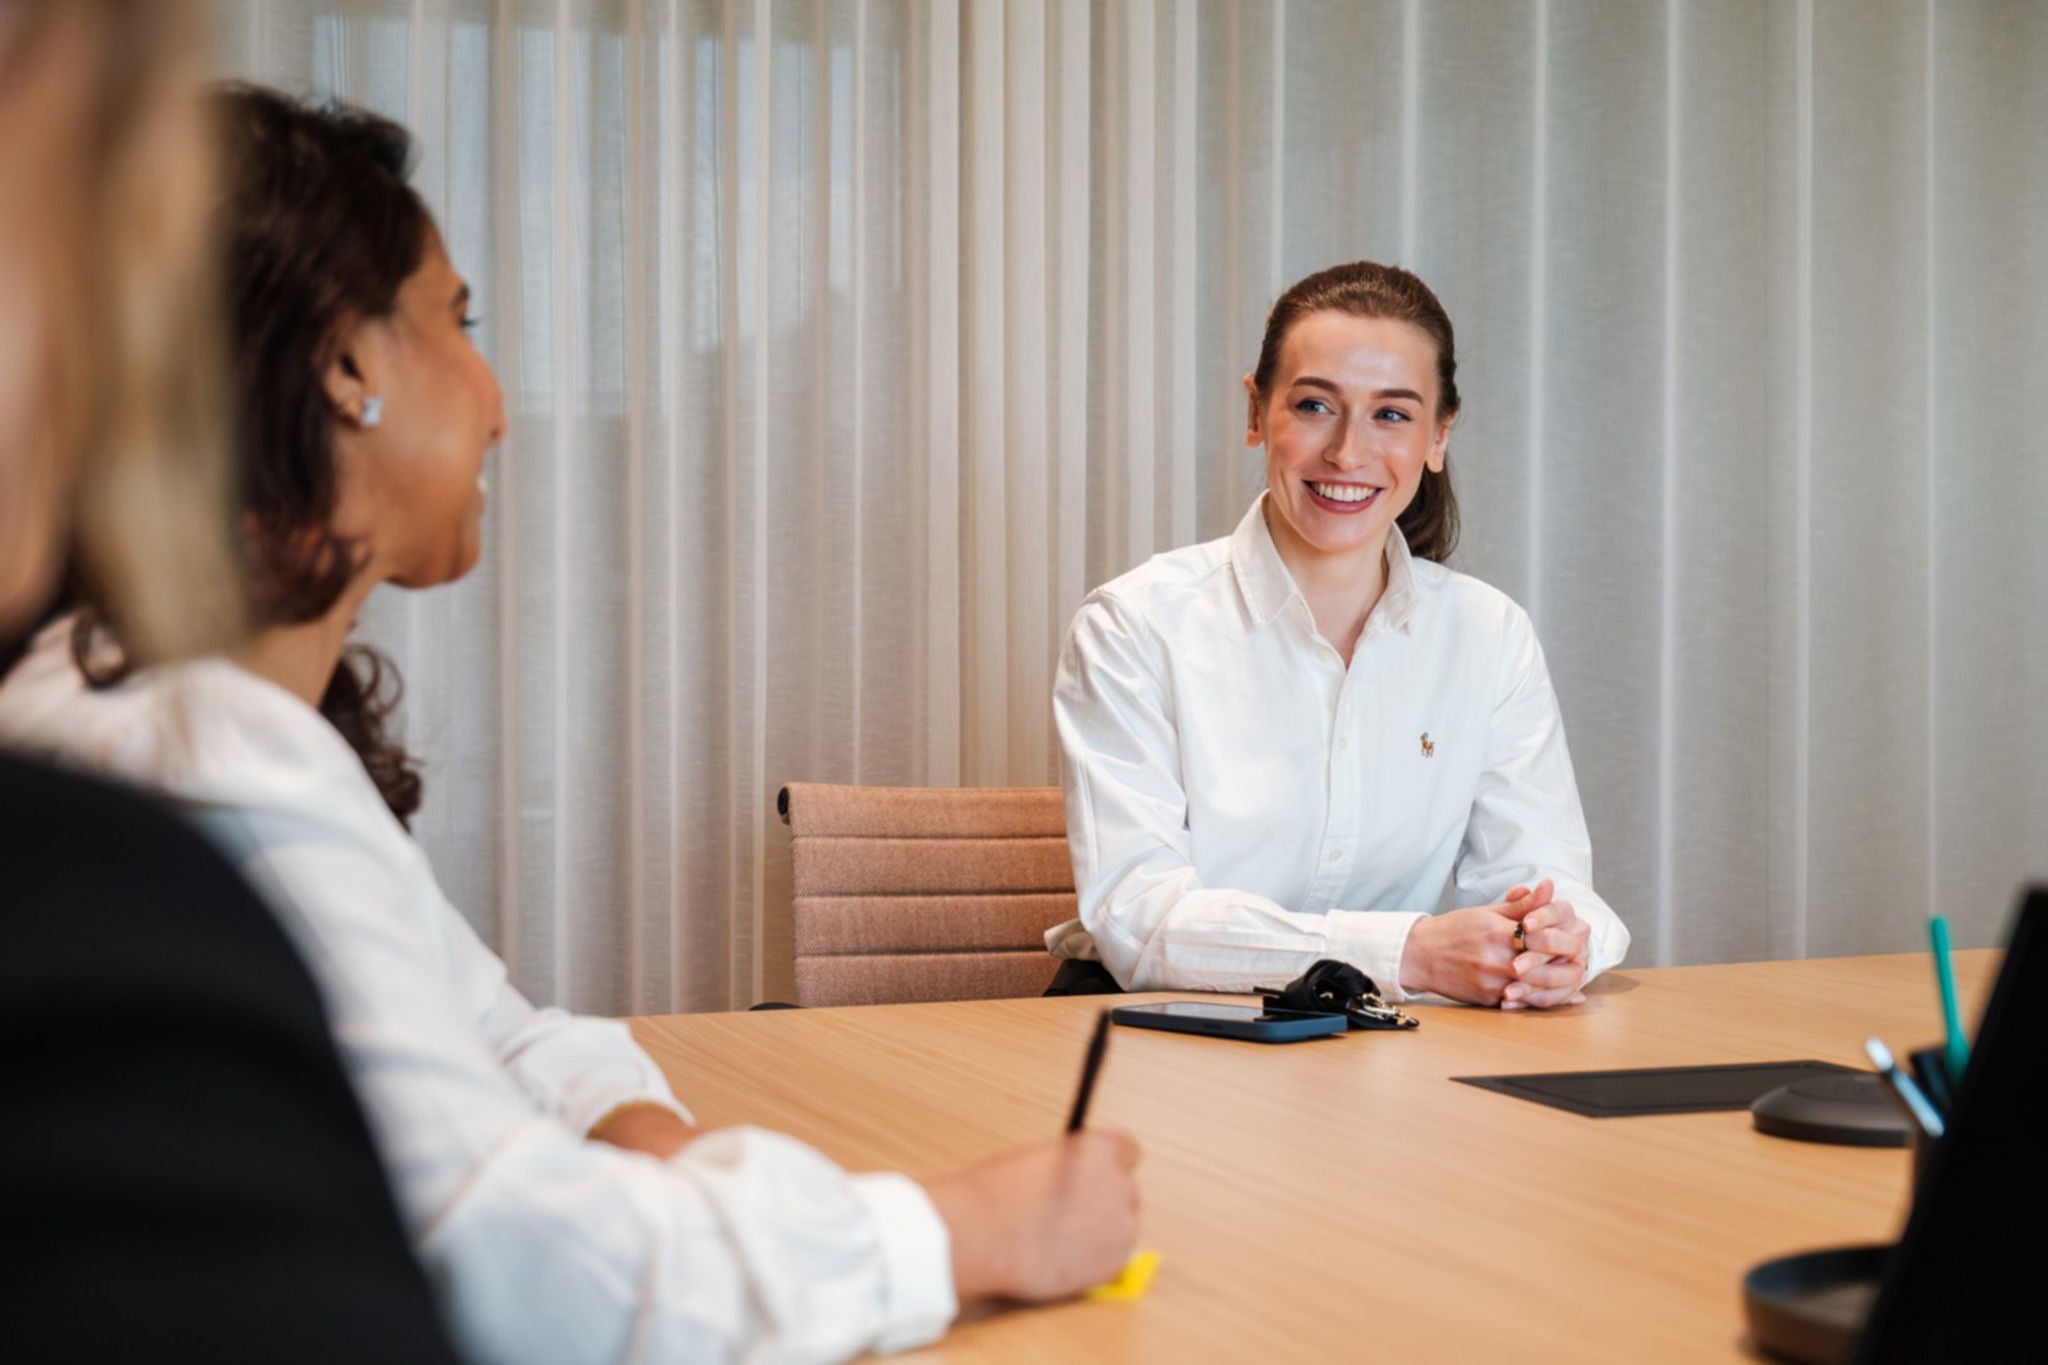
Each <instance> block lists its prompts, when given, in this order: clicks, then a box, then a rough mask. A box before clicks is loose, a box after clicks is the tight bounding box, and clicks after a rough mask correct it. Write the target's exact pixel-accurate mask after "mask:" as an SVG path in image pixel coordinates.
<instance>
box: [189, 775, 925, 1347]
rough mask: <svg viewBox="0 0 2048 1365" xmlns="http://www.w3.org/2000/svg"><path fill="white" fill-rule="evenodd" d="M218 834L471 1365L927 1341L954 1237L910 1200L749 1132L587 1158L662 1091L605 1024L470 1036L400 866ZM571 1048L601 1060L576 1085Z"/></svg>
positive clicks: (341, 841)
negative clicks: (324, 1028) (324, 1016)
mask: <svg viewBox="0 0 2048 1365" xmlns="http://www.w3.org/2000/svg"><path fill="white" fill-rule="evenodd" d="M219 823H232V824H238V825H240V826H242V832H243V834H244V836H245V837H243V838H240V839H231V840H229V842H230V843H231V844H237V843H238V844H240V845H241V846H242V847H243V848H244V850H245V851H247V852H248V854H249V856H248V857H247V860H246V862H245V867H246V868H247V869H248V870H249V871H250V873H251V877H252V880H253V881H255V882H256V883H257V885H258V886H259V887H260V888H261V889H262V890H263V891H264V892H265V893H266V895H267V896H268V897H269V898H270V899H271V901H272V903H273V904H274V905H275V906H277V908H278V910H279V913H280V918H281V919H283V920H284V921H285V923H286V924H287V927H288V928H290V929H291V930H292V931H293V934H294V937H295V938H296V939H297V940H298V941H299V943H300V944H301V946H302V948H303V949H304V951H305V954H306V956H307V959H308V961H309V963H310V964H311V965H312V967H313V969H314V972H315V975H316V977H317V978H318V979H319V980H320V982H321V985H322V988H323V993H324V994H326V995H327V997H328V999H329V1004H330V1011H331V1013H332V1015H333V1018H334V1022H335V1029H336V1034H337V1037H338V1039H339V1041H340V1042H341V1044H342V1053H343V1058H344V1061H345V1063H346V1065H347V1067H348V1070H349V1072H350V1075H351V1079H352V1080H353V1081H354V1082H355V1084H356V1086H357V1089H358V1091H359V1093H360V1094H361V1096H362V1098H363V1101H364V1107H365V1109H366V1111H367V1112H368V1114H369V1117H370V1120H371V1127H372V1130H373V1132H374V1133H375V1134H376V1136H377V1139H378V1146H379V1148H380V1150H381V1151H382V1152H383V1154H384V1157H385V1162H386V1165H387V1167H388V1168H389V1170H390V1173H391V1176H392V1181H393V1185H394V1189H395V1192H396V1194H397V1196H398V1203H399V1206H400V1210H401V1212H402V1213H403V1214H404V1216H405V1218H406V1222H407V1225H408V1227H409V1228H410V1229H411V1231H412V1234H413V1237H414V1240H415V1242H416V1244H417V1246H418V1248H419V1252H420V1257H421V1260H422V1262H423V1263H424V1265H425V1266H426V1268H427V1271H428V1274H429V1276H430V1278H431V1279H432V1280H433V1282H434V1283H435V1285H436V1287H437V1289H438V1291H439V1294H440V1297H441V1301H442V1304H443V1308H444V1312H445V1313H446V1316H447V1319H448V1323H449V1328H450V1331H451V1333H452V1335H453V1336H454V1337H455V1339H456V1341H457V1343H458V1344H459V1345H460V1346H461V1347H462V1348H463V1349H464V1350H465V1351H466V1352H467V1353H468V1354H469V1355H471V1356H472V1357H474V1358H476V1359H481V1360H492V1361H505V1362H534V1365H544V1363H545V1365H578V1363H579V1362H590V1363H591V1365H597V1363H599V1362H625V1361H649V1362H653V1361H661V1362H672V1361H678V1360H691V1361H700V1360H701V1361H725V1360H742V1359H744V1360H754V1361H778V1362H780V1361H790V1362H801V1361H826V1360H841V1359H845V1358H847V1357H849V1356H853V1355H858V1354H859V1353H861V1352H863V1351H868V1350H876V1349H883V1350H886V1349H895V1348H901V1347H904V1346H910V1345H916V1344H921V1343H923V1342H927V1341H930V1340H932V1339H933V1338H935V1337H937V1336H938V1335H939V1334H941V1333H942V1332H943V1331H944V1330H945V1328H946V1325H947V1323H948V1322H950V1321H951V1319H952V1317H953V1316H954V1313H955V1311H956V1308H957V1305H956V1303H955V1301H954V1293H953V1279H952V1267H951V1242H950V1238H949V1235H948V1232H947V1229H946V1227H945V1224H944V1223H943V1221H942V1220H941V1219H940V1218H939V1215H938V1213H937V1211H936V1210H935V1209H934V1208H933V1207H932V1204H931V1201H930V1199H929V1198H928V1197H926V1195H925V1193H924V1191H923V1189H922V1188H921V1187H920V1186H918V1185H916V1184H915V1183H913V1182H912V1181H910V1180H908V1179H905V1178H903V1177H901V1176H892V1175H851V1174H848V1173H847V1172H846V1171H843V1170H841V1169H840V1168H839V1167H838V1166H836V1165H834V1164H833V1163H832V1162H831V1161H829V1160H827V1159H826V1158H825V1157H824V1156H823V1155H821V1154H820V1153H818V1152H817V1151H815V1150H813V1149H811V1148H809V1147H807V1146H805V1145H804V1144H802V1143H800V1142H797V1141H795V1140H794V1139H791V1138H787V1137H782V1136H779V1135H776V1134H773V1133H767V1132H762V1131H758V1130H755V1129H748V1128H735V1129H721V1130H718V1131H716V1132H711V1133H707V1134H705V1135H703V1136H701V1137H699V1138H697V1139H696V1140H695V1141H693V1142H691V1143H690V1144H689V1145H688V1146H687V1147H685V1148H684V1149H683V1150H682V1151H681V1152H679V1153H678V1154H677V1155H676V1156H675V1157H674V1158H672V1159H671V1160H669V1161H667V1162H663V1161H660V1160H657V1159H656V1158H654V1157H652V1156H649V1155H646V1154H644V1153H640V1152H630V1151H623V1150H620V1149H618V1148H615V1147H611V1146H608V1145H606V1144H604V1143H599V1142H591V1141H588V1140H587V1139H586V1138H585V1136H584V1133H585V1131H586V1118H587V1116H589V1115H590V1114H591V1112H592V1111H593V1110H594V1109H596V1108H597V1107H598V1106H601V1105H605V1104H608V1103H612V1102H614V1101H615V1100H616V1098H617V1097H618V1096H619V1095H621V1094H629V1093H640V1094H649V1095H654V1094H657V1093H658V1094H659V1095H666V1094H667V1086H666V1083H665V1082H660V1080H659V1077H660V1073H659V1072H658V1071H653V1077H654V1081H655V1082H656V1083H658V1091H657V1086H656V1084H651V1083H649V1082H648V1081H647V1080H646V1078H645V1077H644V1076H642V1075H640V1074H639V1070H640V1067H641V1065H642V1064H644V1066H645V1068H647V1069H648V1070H652V1069H653V1067H654V1064H653V1062H652V1061H651V1059H647V1058H646V1054H645V1053H644V1052H643V1051H641V1050H640V1049H639V1048H638V1046H637V1045H635V1044H634V1043H633V1042H632V1040H631V1038H630V1037H629V1036H624V1035H623V1030H622V1029H621V1030H620V1033H618V1034H613V1033H612V1032H611V1028H610V1027H605V1028H600V1029H584V1028H580V1027H564V1024H565V1023H568V1024H575V1025H581V1024H600V1025H602V1024H605V1023H606V1021H601V1020H576V1019H574V1017H573V1016H571V1017H568V1018H567V1019H566V1020H552V1019H542V1020H539V1021H538V1027H536V1021H535V1020H534V1019H532V1018H528V1019H526V1020H524V1021H522V1022H521V1023H520V1024H518V1025H517V1026H515V1027H513V1028H512V1029H509V1030H506V1031H504V1032H503V1033H501V1034H500V1035H499V1036H498V1037H496V1038H487V1037H486V1036H485V1035H484V1033H483V1032H482V1031H480V1030H479V1028H478V1027H477V1020H476V1017H475V1014H474V1013H473V1011H472V1009H471V1004H470V1002H469V1001H467V1000H465V999H464V997H463V994H462V993H461V992H458V991H454V990H451V989H450V988H449V980H448V976H447V974H446V971H444V969H443V963H442V962H441V960H440V956H441V954H440V951H439V950H440V949H442V948H445V947H446V946H447V945H448V944H449V943H450V942H453V941H456V940H455V939H451V938H450V937H448V936H447V935H445V934H444V933H442V930H444V929H445V928H446V927H447V926H445V924H443V923H442V922H441V921H439V920H437V919H435V918H434V917H433V916H431V915H421V914H419V913H418V912H419V911H420V909H421V908H422V907H423V906H424V905H425V904H426V903H427V902H426V898H427V897H428V896H429V895H430V894H431V895H432V896H434V897H436V898H437V897H438V890H437V889H436V888H433V887H432V886H431V881H430V880H429V881H428V882H426V883H422V882H421V881H420V880H419V877H418V873H419V872H420V870H421V868H420V867H416V866H414V865H413V864H412V863H411V862H410V853H409V852H405V851H401V850H398V849H397V848H396V846H393V845H389V844H388V841H384V840H381V839H378V838H374V837H363V836H362V835H360V834H359V833H358V832H356V831H350V830H346V829H343V828H340V827H328V828H321V829H318V830H309V829H307V828H306V827H305V825H304V824H303V823H301V822H297V821H294V820H292V819H290V817H275V816H257V817H251V818H245V819H242V820H238V821H230V822H217V825H216V827H219ZM288 825H289V826H292V827H291V828H287V827H286V826H288ZM423 926H432V928H431V930H429V929H427V928H425V927H423ZM457 937H458V938H459V936H457ZM486 951H487V950H486ZM470 965H471V967H472V968H474V966H475V965H476V964H474V963H472V964H470ZM476 984H477V983H476V980H475V979H471V980H468V981H466V982H465V986H466V987H473V986H474V985H476ZM532 1013H533V1014H536V1015H540V1014H545V1013H547V1012H544V1011H533V1012H532ZM522 1029H525V1030H527V1031H528V1032H527V1034H526V1035H525V1036H526V1037H527V1038H528V1039H529V1042H530V1044H531V1046H521V1045H520V1039H521V1037H522V1032H521V1030H522ZM621 1044H622V1045H621ZM534 1047H538V1048H539V1049H540V1050H541V1051H542V1052H544V1053H547V1054H548V1055H547V1057H546V1070H547V1071H548V1072H550V1073H552V1075H553V1077H554V1079H553V1082H552V1085H551V1086H542V1087H536V1086H535V1085H534V1083H533V1077H534V1074H536V1073H535V1070H534V1068H532V1067H530V1066H529V1067H528V1074H526V1075H517V1074H515V1073H516V1072H517V1070H518V1069H519V1068H520V1067H521V1066H522V1065H525V1064H526V1063H528V1062H530V1061H531V1058H532V1055H533V1051H532V1049H533V1048H534ZM579 1055H581V1056H583V1057H585V1058H586V1059H593V1058H596V1059H609V1060H608V1061H607V1060H598V1061H597V1069H598V1071H599V1072H600V1074H599V1076H597V1077H596V1078H595V1079H593V1080H591V1081H590V1082H589V1083H588V1084H587V1085H586V1084H585V1083H584V1082H583V1081H580V1080H578V1079H577V1078H576V1077H575V1075H574V1074H573V1073H574V1059H575V1058H576V1057H578V1056H579ZM636 1058H637V1059H638V1061H636V1060H635V1059H636ZM608 1067H610V1068H614V1069H615V1070H614V1071H607V1068H608ZM536 1088H540V1089H542V1090H543V1092H544V1093H548V1094H551V1095H552V1096H554V1099H553V1101H552V1102H550V1103H541V1102H539V1101H538V1100H537V1099H536V1096H535V1094H534V1093H533V1092H534V1090H535V1089H536Z"/></svg>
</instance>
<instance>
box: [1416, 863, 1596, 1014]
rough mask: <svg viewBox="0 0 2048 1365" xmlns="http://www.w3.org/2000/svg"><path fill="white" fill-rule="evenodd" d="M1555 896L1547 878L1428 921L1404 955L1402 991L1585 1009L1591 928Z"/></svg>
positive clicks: (1419, 925)
mask: <svg viewBox="0 0 2048 1365" xmlns="http://www.w3.org/2000/svg"><path fill="white" fill-rule="evenodd" d="M1555 896H1556V888H1555V887H1554V886H1553V885H1552V883H1551V881H1550V879H1549V878H1547V877H1546V878H1545V879H1544V880H1542V881H1541V882H1538V883H1537V884H1536V885H1535V886H1534V887H1528V886H1517V887H1515V888H1513V889H1512V890H1510V891H1509V892H1508V894H1507V896H1506V897H1505V898H1504V899H1503V900H1502V901H1501V902H1500V903H1499V904H1496V905H1475V906H1471V907H1469V908H1467V909H1463V910H1452V911H1448V912H1446V913H1444V914H1441V915H1428V916H1424V917H1423V918H1422V919H1420V920H1418V921H1416V923H1415V927H1414V928H1413V929H1412V930H1411V931H1410V932H1409V935H1408V944H1407V947H1406V948H1405V950H1404V951H1403V952H1402V955H1401V989H1402V990H1403V991H1405V992H1407V993H1408V994H1410V995H1415V994H1420V993H1423V992H1429V993H1433V994H1436V995H1441V996H1446V997H1448V998H1450V999H1452V1000H1462V1001H1465V1002H1466V1003H1467V1004H1472V1005H1495V1006H1498V1007H1500V1008H1501V1009H1504V1010H1515V1009H1549V1008H1552V1007H1554V1006H1558V1005H1577V1004H1581V1003H1583V1002H1584V1001H1585V998H1586V997H1585V995H1584V994H1583V993H1582V992H1581V990H1580V988H1581V987H1582V986H1583V985H1585V981H1586V971H1587V965H1588V956H1587V955H1588V950H1589V945H1590V944H1591V941H1592V927H1591V926H1590V925H1588V924H1587V923H1586V922H1585V921H1584V920H1582V919H1580V918H1579V917H1578V915H1577V914H1576V913H1575V912H1574V911H1573V910H1572V907H1571V904H1570V903H1569V902H1567V901H1561V900H1557V899H1555ZM1517 930H1519V931H1520V939H1519V941H1518V940H1517V937H1516V934H1517Z"/></svg>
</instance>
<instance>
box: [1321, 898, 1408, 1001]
mask: <svg viewBox="0 0 2048 1365" xmlns="http://www.w3.org/2000/svg"><path fill="white" fill-rule="evenodd" d="M1324 918H1325V919H1327V920H1328V921H1329V929H1328V931H1327V933H1326V934H1325V937H1324V940H1323V952H1324V955H1325V956H1328V957H1334V958H1339V959H1341V960H1342V961H1345V962H1349V963H1350V964H1351V965H1352V966H1354V967H1356V968H1358V970H1360V971H1361V972H1364V973H1365V974H1366V975H1367V976H1369V977H1371V978H1372V984H1373V985H1375V986H1378V987H1379V988H1380V994H1381V995H1383V996H1385V997H1386V998H1387V999H1388V1000H1389V1001H1395V1002H1398V1001H1402V1000H1406V999H1407V998H1408V995H1407V993H1406V992H1405V991H1403V990H1402V989H1401V954H1402V953H1404V952H1406V951H1407V949H1408V935H1409V933H1410V932H1411V931H1413V929H1414V928H1415V925H1416V922H1417V921H1419V920H1421V919H1423V918H1424V916H1423V915H1422V913H1421V912H1420V911H1415V910H1332V911H1331V912H1330V913H1329V914H1328V915H1326V916H1325V917H1324Z"/></svg>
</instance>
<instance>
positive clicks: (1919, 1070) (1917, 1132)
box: [1906, 1044, 1955, 1199]
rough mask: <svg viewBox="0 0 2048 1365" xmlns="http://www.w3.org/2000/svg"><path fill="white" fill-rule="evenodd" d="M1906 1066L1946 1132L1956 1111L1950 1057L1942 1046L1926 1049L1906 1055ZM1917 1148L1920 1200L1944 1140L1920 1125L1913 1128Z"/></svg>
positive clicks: (1915, 1171)
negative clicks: (1932, 1134) (1949, 1065)
mask: <svg viewBox="0 0 2048 1365" xmlns="http://www.w3.org/2000/svg"><path fill="white" fill-rule="evenodd" d="M1906 1064H1907V1066H1908V1067H1909V1068H1910V1069H1911V1071H1912V1073H1913V1079H1914V1080H1915V1081H1916V1082H1918V1083H1919V1086H1920V1090H1921V1093H1923V1094H1924V1095H1926V1096H1927V1099H1928V1101H1929V1102H1930V1103H1931V1104H1933V1106H1934V1107H1935V1109H1936V1110H1937V1111H1939V1112H1940V1114H1941V1119H1942V1124H1943V1127H1944V1130H1945V1129H1946V1126H1947V1124H1948V1122H1949V1121H1950V1118H1951V1116H1952V1115H1953V1114H1954V1112H1955V1092H1954V1089H1953V1087H1952V1086H1951V1084H1950V1082H1949V1075H1948V1054H1947V1052H1946V1051H1945V1050H1944V1049H1943V1048H1942V1047H1941V1046H1940V1045H1939V1044H1936V1045H1935V1046H1933V1047H1923V1048H1921V1049H1919V1050H1918V1051H1917V1052H1909V1053H1907V1054H1906ZM1911 1136H1912V1148H1913V1197H1914V1198H1915V1199H1918V1198H1919V1197H1920V1191H1921V1190H1922V1189H1923V1188H1925V1187H1926V1184H1927V1170H1928V1167H1929V1166H1930V1165H1932V1164H1933V1161H1934V1153H1935V1152H1936V1151H1937V1150H1938V1149H1939V1148H1940V1147H1941V1141H1942V1140H1941V1139H1940V1138H1934V1137H1929V1136H1928V1135H1927V1134H1926V1132H1925V1131H1923V1130H1922V1129H1921V1127H1920V1125H1918V1124H1914V1125H1912V1130H1911Z"/></svg>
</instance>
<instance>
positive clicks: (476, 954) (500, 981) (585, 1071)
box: [437, 897, 691, 1133]
mask: <svg viewBox="0 0 2048 1365" xmlns="http://www.w3.org/2000/svg"><path fill="white" fill-rule="evenodd" d="M437 899H438V897H437ZM442 904H443V908H444V910H445V914H443V915H441V916H440V917H439V919H440V928H441V935H442V947H443V950H444V951H445V952H446V954H447V960H448V967H449V972H450V974H451V975H452V976H453V978H454V979H455V982H456V988H457V990H458V991H460V993H461V994H462V997H463V998H464V999H465V1000H467V1001H468V1002H469V1009H470V1013H471V1016H472V1017H473V1018H474V1019H475V1020H476V1025H477V1028H478V1030H479V1031H480V1032H481V1033H482V1034H483V1039H484V1042H485V1043H486V1045H488V1046H489V1047H490V1049H491V1051H492V1053H493V1055H495V1056H496V1057H497V1059H498V1062H499V1064H500V1065H502V1066H503V1067H504V1068H505V1070H506V1071H507V1072H509V1073H510V1074H511V1076H512V1079H513V1080H514V1081H516V1082H518V1085H519V1088H520V1089H521V1090H523V1091H525V1092H526V1095H527V1097H528V1098H529V1099H531V1100H532V1101H533V1102H534V1103H535V1104H536V1105H539V1106H540V1108H541V1109H542V1110H544V1111H545V1112H547V1113H550V1114H553V1115H554V1116H555V1117H557V1118H559V1119H560V1120H562V1122H563V1123H564V1124H566V1125H568V1127H569V1129H570V1130H571V1131H572V1132H577V1133H588V1132H589V1131H590V1130H591V1129H593V1128H595V1127H596V1126H597V1125H598V1123H599V1122H600V1121H602V1120H603V1119H604V1118H605V1117H606V1116H607V1115H609V1114H611V1113H612V1112H613V1111H615V1110H617V1109H620V1108H623V1107H624V1106H626V1105H632V1104H651V1105H656V1106H658V1107H660V1108H663V1109H666V1110H668V1111H670V1112H671V1113H673V1114H675V1115H677V1116H678V1117H679V1118H682V1119H683V1120H685V1121H686V1122H687V1121H691V1115H690V1111H689V1110H687V1109H685V1108H684V1107H683V1106H682V1105H681V1104H679V1103H677V1101H676V1097H675V1095H674V1093H673V1092H672V1091H671V1090H670V1089H669V1084H668V1079H667V1078H666V1077H665V1076H663V1075H662V1074H661V1068H660V1067H658V1066H656V1065H655V1064H654V1059H653V1058H651V1057H649V1056H648V1055H647V1053H646V1051H645V1050H644V1049H642V1048H641V1047H640V1045H639V1044H638V1043H636V1042H634V1041H633V1035H632V1033H631V1032H630V1031H629V1030H628V1029H627V1028H626V1026H625V1024H623V1023H621V1022H620V1021H618V1020H616V1019H597V1018H592V1017H591V1016H589V1015H582V1014H571V1013H569V1012H568V1011H567V1010H563V1009H556V1008H553V1007H550V1008H547V1009H535V1008H534V1007H533V1005H532V1004H531V1003H530V1002H529V1001H528V1000H527V998H526V997H525V996H524V995H522V994H520V993H519V991H518V990H517V989H516V988H515V987H514V986H513V985H512V983H511V981H510V980H509V979H508V977H507V975H506V972H505V964H504V963H503V962H502V961H500V960H499V958H498V955H497V954H496V953H493V952H492V951H491V950H490V949H489V948H488V947H486V946H485V945H484V942H483V940H482V939H479V938H478V937H477V936H476V933H475V931H474V930H472V929H471V928H470V926H469V922H468V921H467V920H465V919H464V918H463V917H462V916H461V915H460V914H459V913H457V911H456V910H455V907H454V906H452V905H447V904H446V902H443V903H442Z"/></svg>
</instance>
